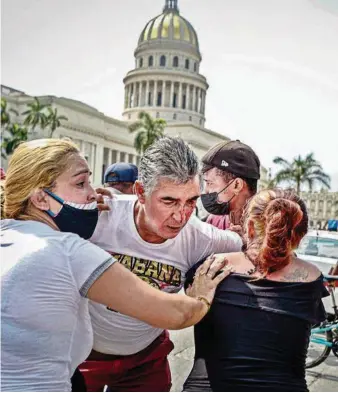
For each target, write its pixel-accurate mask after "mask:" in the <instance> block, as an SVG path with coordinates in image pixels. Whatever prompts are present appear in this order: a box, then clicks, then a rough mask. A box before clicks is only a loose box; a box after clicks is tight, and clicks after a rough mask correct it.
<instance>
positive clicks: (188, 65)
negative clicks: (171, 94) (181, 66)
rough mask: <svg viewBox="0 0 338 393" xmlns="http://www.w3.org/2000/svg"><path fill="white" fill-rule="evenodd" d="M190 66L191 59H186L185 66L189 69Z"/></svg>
mask: <svg viewBox="0 0 338 393" xmlns="http://www.w3.org/2000/svg"><path fill="white" fill-rule="evenodd" d="M189 67H190V62H189V59H185V68H186V69H187V70H189Z"/></svg>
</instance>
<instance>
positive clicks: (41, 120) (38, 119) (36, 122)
mask: <svg viewBox="0 0 338 393" xmlns="http://www.w3.org/2000/svg"><path fill="white" fill-rule="evenodd" d="M27 106H28V107H29V109H28V110H26V111H25V112H23V113H22V114H23V115H24V116H26V118H25V120H24V122H23V123H24V125H25V126H31V128H32V130H34V129H35V127H36V126H39V127H41V129H44V128H45V127H46V122H47V116H46V113H45V110H46V108H47V107H48V105H42V104H41V103H40V101H39V100H38V98H37V97H34V101H33V102H31V103H29V104H27Z"/></svg>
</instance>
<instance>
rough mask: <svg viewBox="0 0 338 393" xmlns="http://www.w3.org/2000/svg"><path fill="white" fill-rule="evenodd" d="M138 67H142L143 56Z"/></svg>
mask: <svg viewBox="0 0 338 393" xmlns="http://www.w3.org/2000/svg"><path fill="white" fill-rule="evenodd" d="M139 65H140V68H142V67H143V57H141V58H140V62H139Z"/></svg>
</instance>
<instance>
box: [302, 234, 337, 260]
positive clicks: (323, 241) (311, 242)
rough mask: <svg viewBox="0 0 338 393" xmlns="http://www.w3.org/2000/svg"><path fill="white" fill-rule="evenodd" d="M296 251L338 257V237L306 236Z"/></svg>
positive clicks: (317, 255)
mask: <svg viewBox="0 0 338 393" xmlns="http://www.w3.org/2000/svg"><path fill="white" fill-rule="evenodd" d="M296 253H297V254H303V255H313V256H316V257H325V258H336V259H338V239H332V238H327V237H316V236H305V237H304V239H303V240H302V242H301V243H300V245H299V248H298V249H297V250H296Z"/></svg>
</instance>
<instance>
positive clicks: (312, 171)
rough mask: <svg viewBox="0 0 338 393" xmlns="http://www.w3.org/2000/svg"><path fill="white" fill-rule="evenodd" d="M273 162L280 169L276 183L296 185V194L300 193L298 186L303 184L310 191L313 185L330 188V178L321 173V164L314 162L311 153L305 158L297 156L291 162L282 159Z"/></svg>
mask: <svg viewBox="0 0 338 393" xmlns="http://www.w3.org/2000/svg"><path fill="white" fill-rule="evenodd" d="M273 162H274V163H275V164H277V165H280V166H281V167H282V169H281V170H280V171H279V172H277V174H276V180H277V182H278V183H281V182H285V181H286V182H291V183H293V184H294V185H296V190H297V193H299V192H300V186H301V184H303V183H306V184H307V185H308V187H309V190H310V191H312V188H313V186H314V184H315V183H320V184H322V185H323V186H325V187H327V188H330V180H331V179H330V176H329V175H327V174H326V173H325V172H324V171H323V168H322V166H321V164H320V163H319V162H318V161H317V160H315V158H314V154H313V153H310V154H308V155H307V156H305V158H303V157H301V156H300V155H299V156H298V157H295V158H294V159H293V160H292V162H289V161H287V160H285V159H284V158H282V157H276V158H275V159H274V160H273Z"/></svg>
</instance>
